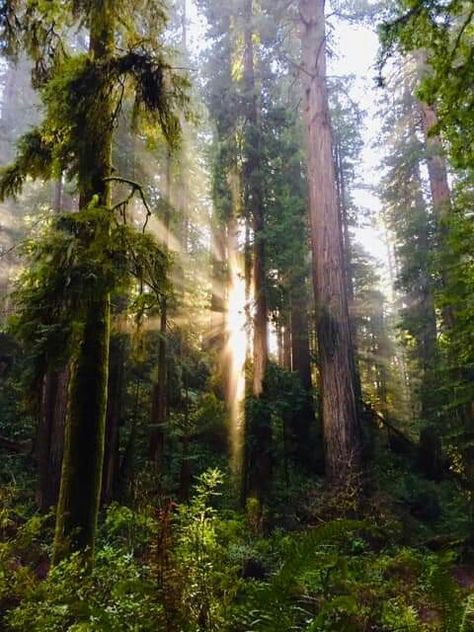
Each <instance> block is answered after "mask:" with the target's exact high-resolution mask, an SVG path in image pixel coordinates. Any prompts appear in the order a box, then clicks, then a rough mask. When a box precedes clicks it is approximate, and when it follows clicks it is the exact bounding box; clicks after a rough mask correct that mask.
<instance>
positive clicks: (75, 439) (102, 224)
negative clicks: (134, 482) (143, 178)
mask: <svg viewBox="0 0 474 632" xmlns="http://www.w3.org/2000/svg"><path fill="white" fill-rule="evenodd" d="M89 23H90V45H89V49H90V54H91V56H92V57H93V59H94V61H96V62H98V61H100V62H106V61H107V60H108V59H109V58H110V56H111V55H112V52H113V46H114V37H115V18H114V7H113V1H112V0H103V1H102V2H100V3H93V4H92V6H91V9H90V21H89ZM96 128H97V129H96V135H95V141H96V145H95V146H94V145H93V144H92V141H91V142H90V143H85V146H84V149H83V153H82V155H80V156H79V161H80V168H79V173H80V176H79V183H78V185H79V192H80V208H81V209H85V208H86V207H87V206H88V204H90V203H91V201H92V200H93V199H94V197H95V196H96V199H97V202H98V207H100V208H102V209H103V212H102V215H101V217H100V218H99V219H98V220H97V224H96V231H95V234H94V235H93V237H92V239H94V240H97V242H98V243H103V244H104V247H105V245H106V244H107V241H108V239H109V234H110V222H111V217H110V211H109V210H108V209H109V208H110V206H111V195H110V181H109V180H108V178H109V177H110V175H111V172H112V164H111V157H112V137H113V103H112V101H111V98H110V97H109V98H108V99H107V97H106V96H105V95H104V100H103V110H102V117H101V120H99V121H97V126H96ZM81 238H84V237H83V236H81V235H80V236H79V239H81ZM109 342H110V292H109V291H108V290H107V289H106V280H105V278H102V277H100V278H98V279H97V280H96V287H95V288H94V289H93V290H92V291H91V293H90V295H89V296H88V297H86V298H85V305H84V326H83V331H82V336H81V341H80V343H79V347H78V350H77V354H76V358H75V361H74V366H73V372H72V378H71V389H70V400H69V410H68V418H67V424H66V435H65V445H64V458H63V466H62V474H61V489H60V496H59V506H58V511H57V517H56V534H55V542H54V552H53V563H57V562H58V561H59V560H60V559H61V558H63V557H65V556H67V555H68V554H70V553H71V552H72V551H82V552H84V554H85V555H86V556H87V557H88V558H89V559H91V558H92V556H93V553H94V545H95V538H96V531H97V517H98V512H99V502H100V492H101V483H102V469H103V460H104V436H105V416H106V410H107V381H108V370H109Z"/></svg>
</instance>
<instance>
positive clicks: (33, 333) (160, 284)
mask: <svg viewBox="0 0 474 632" xmlns="http://www.w3.org/2000/svg"><path fill="white" fill-rule="evenodd" d="M108 213H109V212H108ZM106 221H108V219H107V216H106ZM103 225H104V214H103V209H102V208H99V207H97V206H94V205H91V206H90V207H89V208H87V209H85V210H83V211H81V212H79V213H74V214H64V215H60V216H57V217H55V218H54V220H52V221H51V222H49V223H48V224H47V225H46V226H45V227H44V228H43V230H42V232H40V233H39V234H38V235H35V237H34V239H32V240H30V241H29V242H27V243H26V244H25V246H24V251H25V254H26V255H27V257H28V259H29V266H28V267H27V268H26V269H25V271H24V272H23V273H22V275H21V276H20V278H19V281H18V283H17V288H16V291H15V293H14V295H13V299H14V302H15V306H16V313H15V316H14V317H12V321H11V328H12V330H13V331H14V332H15V334H16V335H17V337H18V339H19V340H20V341H21V342H22V344H23V345H24V346H25V347H26V348H27V349H28V354H29V356H30V358H31V360H32V362H33V364H32V367H33V369H32V371H33V376H36V375H38V372H39V373H40V372H41V370H42V369H44V367H45V366H47V364H48V363H49V364H60V363H61V362H64V360H65V359H66V358H67V357H69V356H70V355H71V353H72V352H73V348H74V345H75V342H76V340H77V338H78V336H80V333H81V327H82V324H83V318H84V309H86V306H87V304H88V302H89V300H91V299H92V298H93V297H94V296H96V295H98V293H100V292H102V291H104V290H105V291H111V290H113V289H115V290H116V289H118V288H125V287H127V286H129V284H130V282H131V280H132V279H135V280H137V279H138V280H139V281H140V283H141V284H142V285H143V286H145V287H147V288H148V290H147V291H146V292H145V293H144V294H145V296H146V297H147V298H146V300H145V296H144V295H143V294H142V296H141V299H140V300H139V301H137V308H139V309H140V310H141V311H143V309H144V307H146V308H151V307H153V306H154V305H155V303H156V301H158V302H160V301H161V300H162V298H163V296H165V295H168V294H169V290H170V288H169V284H168V281H167V270H168V255H167V254H165V253H164V251H163V250H162V248H161V247H160V246H158V244H157V242H156V241H155V239H154V238H153V237H151V236H150V235H148V234H143V233H141V232H139V231H137V230H136V229H134V228H133V227H131V226H128V225H123V224H120V223H118V222H117V223H115V224H113V225H112V226H111V228H110V233H109V234H108V233H107V232H106V233H105V234H104V232H103ZM78 236H80V238H78ZM132 308H133V306H132Z"/></svg>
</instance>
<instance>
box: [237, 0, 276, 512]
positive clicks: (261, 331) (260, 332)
mask: <svg viewBox="0 0 474 632" xmlns="http://www.w3.org/2000/svg"><path fill="white" fill-rule="evenodd" d="M244 20H245V27H244V88H245V101H246V110H247V111H246V119H247V134H246V139H245V153H246V164H245V201H246V207H247V209H246V210H247V213H248V217H250V218H251V219H252V227H253V238H254V245H253V287H254V310H255V313H254V319H253V380H252V395H253V397H254V398H255V399H256V400H257V405H256V406H255V409H254V411H253V412H252V414H251V415H250V423H249V424H248V428H247V431H248V437H249V441H248V442H247V443H248V444H249V445H250V449H249V450H248V464H247V497H253V498H256V499H257V500H258V501H259V502H260V503H261V504H263V503H264V502H265V500H266V497H267V495H268V489H269V484H270V478H271V459H270V444H271V425H270V415H269V413H268V409H267V406H266V403H265V398H264V380H265V374H266V370H267V362H268V342H267V336H268V333H267V297H266V287H265V241H264V228H265V218H264V208H263V203H264V200H263V186H262V178H263V175H262V170H261V131H260V114H259V105H258V97H257V86H256V80H255V51H254V44H253V0H245V5H244Z"/></svg>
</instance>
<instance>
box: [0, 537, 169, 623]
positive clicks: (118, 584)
mask: <svg viewBox="0 0 474 632" xmlns="http://www.w3.org/2000/svg"><path fill="white" fill-rule="evenodd" d="M161 612H162V606H160V605H159V604H157V603H156V600H155V599H154V586H153V582H152V576H151V574H150V569H149V568H148V567H147V566H146V565H144V564H143V563H141V564H137V562H135V561H134V560H133V557H132V556H131V555H130V554H129V553H126V552H124V551H123V550H120V549H112V548H111V547H107V546H105V547H103V548H101V549H100V550H99V551H98V552H97V559H96V565H95V567H94V570H93V571H92V572H89V571H88V570H87V569H85V568H84V566H83V560H82V559H81V556H79V555H77V554H74V555H73V556H71V557H70V558H69V559H68V560H66V561H64V562H61V563H60V564H58V565H57V566H55V567H54V568H53V569H52V570H51V571H50V573H49V575H48V578H47V579H46V580H45V581H44V582H42V583H41V584H40V585H38V587H37V588H35V589H34V590H33V591H32V592H31V594H29V595H28V599H27V600H25V601H24V602H23V604H22V605H21V606H20V607H19V608H17V609H15V610H14V611H13V612H12V613H11V614H10V615H9V618H8V624H9V627H8V629H10V630H18V631H19V632H20V631H24V632H26V631H27V630H32V631H38V632H40V631H43V630H51V632H54V631H57V632H59V631H62V630H70V631H71V632H73V631H74V632H76V631H77V632H78V631H79V630H83V631H86V630H90V631H92V630H104V631H105V630H110V631H112V630H117V629H119V630H130V631H136V632H139V631H140V632H141V631H142V630H143V631H146V630H149V631H150V632H151V631H152V630H156V629H157V627H156V622H157V620H159V617H160V615H161Z"/></svg>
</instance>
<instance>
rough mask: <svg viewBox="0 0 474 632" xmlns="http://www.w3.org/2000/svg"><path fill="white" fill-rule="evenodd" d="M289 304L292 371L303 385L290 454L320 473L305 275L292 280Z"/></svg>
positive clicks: (321, 453)
mask: <svg viewBox="0 0 474 632" xmlns="http://www.w3.org/2000/svg"><path fill="white" fill-rule="evenodd" d="M290 303H291V349H292V353H291V355H292V370H293V371H294V372H295V373H297V374H298V376H299V378H300V381H301V386H302V387H303V398H302V400H301V403H300V405H299V406H298V407H297V409H296V410H295V411H293V414H292V417H293V419H292V428H291V435H292V436H291V439H292V441H291V444H292V445H291V454H292V457H293V460H294V462H295V464H296V465H302V466H303V467H306V468H307V469H308V470H311V471H317V472H322V471H323V469H324V465H323V446H322V436H321V429H320V426H319V424H317V423H316V419H315V415H314V402H313V383H312V376H311V349H310V340H309V322H308V292H307V288H306V282H305V278H304V276H301V277H299V278H295V279H294V280H293V282H292V288H291V299H290Z"/></svg>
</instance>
